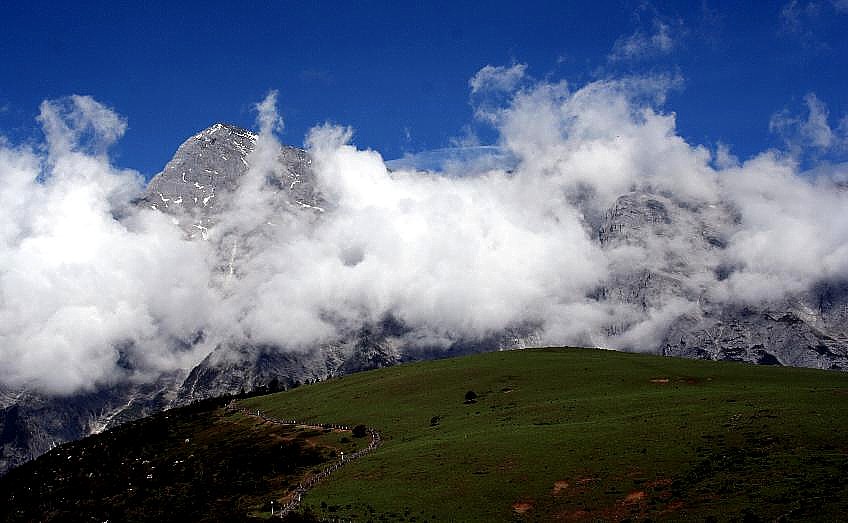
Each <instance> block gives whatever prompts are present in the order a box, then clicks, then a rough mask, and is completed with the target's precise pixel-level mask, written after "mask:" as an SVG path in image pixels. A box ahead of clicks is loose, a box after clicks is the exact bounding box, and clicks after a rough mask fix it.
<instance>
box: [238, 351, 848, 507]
mask: <svg viewBox="0 0 848 523" xmlns="http://www.w3.org/2000/svg"><path fill="white" fill-rule="evenodd" d="M468 391H474V392H475V393H476V394H477V398H476V400H474V401H473V402H467V401H466V400H465V398H466V393H467V392H468ZM243 404H244V405H247V406H251V407H253V408H261V409H263V410H265V411H267V412H268V413H269V414H271V415H276V416H279V417H292V416H294V417H297V418H298V419H303V420H310V421H316V422H338V423H347V424H355V423H365V424H368V425H370V426H373V427H375V428H378V429H379V430H381V431H382V433H383V436H384V444H383V446H382V447H381V448H380V449H378V450H377V452H375V453H373V454H372V455H370V456H367V457H365V458H363V459H361V460H359V461H357V462H354V463H351V464H349V465H348V466H346V467H345V468H343V469H342V470H340V471H338V472H337V473H336V474H334V475H333V477H332V478H331V479H330V480H329V481H328V482H326V483H324V484H321V485H319V486H318V487H317V488H315V489H314V490H312V491H311V492H310V493H309V494H308V495H307V496H306V497H305V500H304V501H305V504H306V506H307V507H308V508H309V509H310V510H312V511H314V512H315V513H316V514H318V515H320V516H322V517H327V518H332V517H341V518H350V519H353V520H357V521H359V520H369V519H373V520H375V521H378V520H407V521H425V520H427V521H449V520H454V521H504V520H506V521H509V520H512V519H517V520H550V519H562V520H565V521H569V520H593V519H602V520H623V519H631V520H644V519H653V520H657V519H669V520H678V519H692V520H699V521H703V520H708V521H709V520H713V519H715V520H719V521H725V520H742V521H756V520H757V519H762V520H775V519H778V518H783V519H784V520H804V521H809V520H819V521H836V520H841V519H843V518H845V517H846V516H845V514H848V441H846V434H848V374H844V373H838V372H826V371H816V370H809V369H794V368H777V367H757V366H750V365H743V364H737V363H717V362H704V361H692V360H682V359H674V358H661V357H655V356H646V355H635V354H624V353H617V352H608V351H600V350H588V349H540V350H524V351H511V352H498V353H490V354H482V355H475V356H470V357H463V358H456V359H446V360H440V361H431V362H424V363H416V364H408V365H402V366H397V367H392V368H388V369H382V370H378V371H372V372H365V373H359V374H354V375H351V376H347V377H344V378H339V379H333V380H330V381H326V382H323V383H319V384H316V385H310V386H303V387H300V388H297V389H294V390H291V391H288V392H285V393H280V394H276V395H271V396H264V397H258V398H253V399H250V400H245V401H244V402H243Z"/></svg>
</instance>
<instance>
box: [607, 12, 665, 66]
mask: <svg viewBox="0 0 848 523" xmlns="http://www.w3.org/2000/svg"><path fill="white" fill-rule="evenodd" d="M678 37H679V36H678V35H677V34H675V29H674V28H673V27H672V26H671V25H669V24H667V23H665V22H663V21H661V20H660V19H658V18H655V19H654V20H653V21H652V24H651V28H650V29H648V30H645V29H638V30H636V32H634V33H633V34H630V35H628V36H622V37H620V38H619V39H618V40H616V41H615V44H613V47H612V52H611V53H610V54H609V56H608V59H609V60H610V61H611V62H622V61H633V60H643V59H646V58H653V57H657V56H662V55H666V54H669V53H671V52H672V51H673V50H674V49H675V48H676V47H677V46H678Z"/></svg>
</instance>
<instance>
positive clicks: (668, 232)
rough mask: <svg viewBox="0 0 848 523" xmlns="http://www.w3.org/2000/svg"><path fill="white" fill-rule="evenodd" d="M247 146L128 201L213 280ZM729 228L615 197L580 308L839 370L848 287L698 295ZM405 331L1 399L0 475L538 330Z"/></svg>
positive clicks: (669, 350) (285, 165) (210, 141)
mask: <svg viewBox="0 0 848 523" xmlns="http://www.w3.org/2000/svg"><path fill="white" fill-rule="evenodd" d="M257 139H258V137H257V136H256V135H255V134H253V133H251V132H249V131H247V130H244V129H241V128H238V127H235V126H231V125H225V124H215V125H213V126H212V127H210V128H208V129H206V130H204V131H202V132H200V133H198V134H197V135H195V136H193V137H191V138H189V139H188V140H186V142H185V143H183V144H182V145H181V146H180V147H179V149H178V150H177V152H176V154H175V155H174V157H173V159H172V160H171V161H170V162H169V163H168V164H167V165H166V166H165V168H164V169H163V171H162V172H161V173H160V174H158V175H157V176H156V177H154V178H153V179H152V180H151V181H150V183H149V186H148V188H147V191H146V193H145V194H144V196H143V197H142V198H141V199H139V200H138V202H137V204H138V205H139V206H145V207H149V208H152V209H156V210H158V211H161V212H163V213H166V214H168V215H170V216H171V217H172V218H173V219H174V220H175V221H176V222H177V223H179V224H180V226H181V227H182V229H183V230H184V231H185V234H186V235H187V236H188V237H190V238H193V239H195V240H197V241H209V242H211V243H212V245H213V251H215V252H217V255H218V257H219V258H220V260H221V261H220V270H221V271H230V272H231V273H232V272H233V271H234V270H236V268H234V267H233V264H234V262H233V256H232V255H231V254H230V253H231V251H234V250H235V249H234V246H235V245H236V244H237V243H239V242H242V243H248V244H249V243H250V238H251V237H252V236H254V235H257V234H262V230H261V228H262V227H264V225H262V226H260V227H259V229H251V230H242V229H239V228H238V227H236V228H231V229H229V230H227V232H226V234H224V235H222V236H219V237H210V235H209V231H210V230H211V229H212V228H213V226H215V225H216V224H218V223H219V222H220V221H221V220H222V219H224V217H225V216H226V215H227V213H233V212H236V213H237V212H239V209H235V208H234V207H235V206H237V205H238V203H237V201H236V200H237V196H238V191H239V187H240V186H241V181H242V179H243V177H244V175H245V174H246V173H247V172H248V170H249V168H250V166H249V165H248V154H249V153H250V152H251V151H253V150H254V148H255V147H257ZM277 164H278V165H277V168H275V169H274V170H272V171H269V173H270V174H268V175H267V176H266V179H265V180H264V183H263V186H264V190H266V193H267V194H269V195H270V197H271V198H272V200H273V205H274V206H275V208H277V209H280V210H287V209H288V210H293V211H296V212H302V213H310V214H311V216H312V217H313V219H315V220H320V219H321V216H322V214H323V213H324V212H325V209H326V208H329V206H331V203H328V202H327V200H326V199H325V198H324V196H323V195H322V194H321V192H320V191H319V190H318V185H317V184H316V181H315V177H314V174H313V172H312V169H311V160H310V158H309V155H308V154H307V153H306V152H305V151H304V150H302V149H298V148H293V147H282V148H281V149H280V151H279V154H278V156H277ZM587 214H588V213H587ZM739 220H740V217H739V215H738V213H737V212H736V211H735V210H734V209H733V207H732V206H731V205H724V204H706V203H704V204H693V203H691V202H690V203H683V202H680V201H677V200H675V199H674V197H673V196H672V195H668V194H654V193H652V192H650V191H647V190H641V191H634V192H630V193H628V194H624V195H621V196H620V197H619V198H618V199H617V200H616V201H615V202H613V203H612V205H611V206H610V208H609V209H608V211H607V212H606V214H605V215H604V216H599V217H598V218H597V219H596V222H597V223H595V224H594V225H589V226H588V227H590V228H592V229H593V230H592V231H591V232H592V234H594V235H595V237H596V241H597V242H598V245H599V246H600V247H601V248H602V249H604V250H606V251H607V252H608V253H609V254H610V256H609V259H610V260H613V262H612V267H611V268H610V276H609V278H608V279H607V280H606V281H604V282H603V284H601V285H599V286H598V287H597V288H596V289H595V290H594V292H593V293H591V295H590V296H587V299H588V300H592V301H594V302H597V303H600V304H604V305H607V306H609V307H610V308H611V310H616V311H623V313H622V314H619V315H613V317H615V318H616V320H614V321H613V322H611V323H610V324H609V325H608V326H607V327H606V332H605V333H603V335H605V336H617V335H620V334H622V333H626V332H628V329H630V328H631V327H633V325H634V324H635V320H634V318H644V317H645V316H646V315H650V314H655V313H656V311H663V310H666V311H667V310H669V308H670V307H671V308H674V307H676V309H674V310H672V313H670V314H668V319H667V320H666V321H658V322H656V323H655V325H654V328H655V329H656V332H655V333H654V336H653V339H655V340H656V342H655V345H654V346H651V347H635V346H634V347H630V348H633V349H639V350H643V351H644V350H652V351H655V352H657V353H662V354H666V355H670V356H671V355H673V356H684V357H689V358H703V359H716V360H739V361H747V362H752V363H760V364H771V365H795V366H805V367H816V368H825V369H845V368H846V367H848V282H822V283H820V284H819V285H818V286H816V287H815V288H814V289H812V290H810V291H809V292H807V293H805V294H803V295H799V296H794V297H792V298H791V299H787V300H785V301H784V302H782V303H779V304H774V303H772V304H768V305H758V304H753V305H751V304H748V305H734V306H728V305H727V304H724V303H719V302H717V301H715V300H714V299H713V298H712V297H711V295H710V294H709V292H707V289H708V287H709V285H708V284H707V282H712V281H715V280H719V281H720V280H722V279H724V278H726V277H727V276H728V275H729V274H730V273H732V271H733V270H734V268H733V267H728V266H726V265H725V263H724V262H723V261H722V260H723V256H722V252H723V250H724V249H725V248H726V246H727V244H728V241H729V238H730V237H731V235H732V234H733V231H734V230H735V227H736V226H737V225H738V223H739ZM630 248H638V249H640V250H641V251H642V252H644V253H647V254H646V256H647V258H642V259H641V260H640V261H635V262H634V261H633V259H632V258H630V257H627V256H618V257H617V256H616V255H615V253H616V252H618V251H621V252H625V251H626V250H627V249H630ZM616 260H620V261H618V262H616ZM405 332H406V331H405V327H404V326H403V325H402V324H401V323H399V322H398V321H397V320H396V319H394V318H391V317H388V318H383V319H382V321H379V322H376V323H373V324H367V325H361V326H359V327H357V328H354V329H349V330H348V331H346V334H343V335H342V336H340V337H339V339H336V340H334V341H332V342H327V343H324V344H322V345H320V346H317V347H314V348H312V349H310V350H299V351H298V350H279V348H278V347H273V346H267V345H261V344H256V343H253V342H249V341H239V340H231V341H227V342H223V343H221V344H219V345H218V346H216V347H214V348H213V349H212V350H211V352H210V353H209V354H208V355H207V356H206V357H205V358H204V359H203V360H202V361H201V362H200V363H199V364H198V365H197V366H196V367H195V368H193V369H189V370H187V371H185V372H184V373H183V372H179V373H174V374H171V375H167V376H161V377H160V378H159V379H158V380H156V381H155V382H154V383H149V384H124V385H120V386H117V385H116V386H112V387H106V388H103V389H101V390H98V391H94V392H90V393H86V394H80V395H75V396H72V397H66V398H56V397H47V396H42V395H38V394H34V393H31V392H27V391H10V390H6V391H0V409H2V410H0V473H2V472H3V471H5V470H8V468H10V467H12V466H15V465H17V464H19V463H22V462H24V461H27V460H29V459H32V458H34V457H36V456H38V455H39V454H41V453H43V452H46V451H47V450H49V449H50V448H51V447H52V446H53V445H56V444H59V443H62V442H64V441H68V440H73V439H77V438H80V437H83V436H85V435H88V434H91V433H93V432H98V431H100V430H103V429H104V428H108V427H110V426H113V425H115V424H117V423H120V422H123V421H126V420H129V419H134V418H137V417H140V416H144V415H146V414H148V413H150V412H152V411H155V410H160V409H162V408H167V407H168V406H170V405H174V404H184V403H187V402H191V401H193V400H197V399H202V398H206V397H211V396H217V395H221V394H225V393H237V392H239V391H241V390H251V389H253V388H256V387H259V386H264V385H267V384H268V383H271V382H272V381H274V380H276V383H278V384H279V386H281V387H288V386H292V385H295V384H297V383H302V382H307V381H315V380H322V379H326V378H327V377H331V376H336V375H339V374H343V373H348V372H355V371H358V370H363V369H370V368H377V367H383V366H388V365H393V364H396V363H399V362H402V361H407V360H412V359H420V358H434V357H445V356H452V355H458V354H466V353H471V352H479V351H483V350H500V349H510V348H517V347H524V346H532V345H536V344H538V343H539V342H540V338H539V337H538V333H537V332H536V329H535V328H534V326H532V325H528V326H524V327H515V326H513V327H511V328H509V329H507V328H505V329H504V331H503V332H502V333H500V334H498V335H494V336H491V337H490V338H489V339H486V340H482V341H481V340H472V341H463V340H456V341H455V342H454V343H453V345H452V346H451V347H449V348H447V349H445V348H444V347H442V348H439V349H432V350H429V349H428V348H427V347H420V346H418V347H415V349H414V350H410V348H409V347H406V346H404V342H403V335H404V334H405ZM622 339H625V340H626V338H622ZM621 348H625V349H626V348H628V347H621Z"/></svg>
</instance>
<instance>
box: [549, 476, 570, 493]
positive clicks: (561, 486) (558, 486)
mask: <svg viewBox="0 0 848 523" xmlns="http://www.w3.org/2000/svg"><path fill="white" fill-rule="evenodd" d="M567 488H568V482H567V481H563V480H559V481H556V482H554V488H553V489H551V494H553V495H554V496H558V495H559V493H560V492H562V491H563V490H565V489H567Z"/></svg>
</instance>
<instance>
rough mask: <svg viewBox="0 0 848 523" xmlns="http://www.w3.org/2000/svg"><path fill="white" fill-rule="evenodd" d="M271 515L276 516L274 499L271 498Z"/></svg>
mask: <svg viewBox="0 0 848 523" xmlns="http://www.w3.org/2000/svg"><path fill="white" fill-rule="evenodd" d="M271 517H274V500H273V499H272V500H271Z"/></svg>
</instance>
